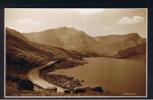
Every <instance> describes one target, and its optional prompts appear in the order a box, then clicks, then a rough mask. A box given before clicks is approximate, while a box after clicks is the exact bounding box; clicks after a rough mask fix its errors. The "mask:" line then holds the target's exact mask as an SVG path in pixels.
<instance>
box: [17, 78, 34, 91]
mask: <svg viewBox="0 0 153 100" xmlns="http://www.w3.org/2000/svg"><path fill="white" fill-rule="evenodd" d="M33 88H34V85H33V83H32V82H31V81H30V80H19V81H18V85H17V89H18V90H33Z"/></svg>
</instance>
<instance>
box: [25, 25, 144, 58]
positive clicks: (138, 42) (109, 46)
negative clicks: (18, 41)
mask: <svg viewBox="0 0 153 100" xmlns="http://www.w3.org/2000/svg"><path fill="white" fill-rule="evenodd" d="M24 35H25V36H26V37H27V38H28V39H29V40H31V41H34V42H37V43H41V44H45V45H52V46H57V47H61V48H64V49H68V50H75V51H79V52H81V53H87V54H90V53H93V54H97V55H101V56H109V57H117V58H124V57H127V56H128V55H133V54H135V55H136V54H140V53H144V52H145V43H146V41H145V39H143V38H141V37H140V36H139V35H138V34H137V33H130V34H126V35H110V36H98V37H91V36H89V35H87V34H86V33H85V32H83V31H78V30H76V29H74V28H68V27H61V28H57V29H49V30H46V31H42V32H33V33H26V34H24ZM137 46H138V47H139V50H136V49H138V48H136V47H137ZM140 48H141V50H140ZM121 52H122V53H121ZM123 52H124V53H123ZM125 52H126V53H125Z"/></svg>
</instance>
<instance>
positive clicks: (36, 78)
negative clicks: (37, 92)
mask: <svg viewBox="0 0 153 100" xmlns="http://www.w3.org/2000/svg"><path fill="white" fill-rule="evenodd" d="M56 62H57V61H51V62H49V63H47V64H46V65H44V66H40V67H37V68H34V69H32V70H31V71H30V72H29V73H28V78H29V80H30V81H32V83H33V84H35V85H37V86H39V87H41V88H43V89H54V88H57V92H60V93H63V92H64V91H65V89H64V88H62V87H60V86H57V85H55V84H52V83H49V82H48V81H46V80H44V79H43V78H41V77H40V75H39V74H40V73H39V70H40V69H42V68H45V67H47V66H50V65H52V64H54V63H56Z"/></svg>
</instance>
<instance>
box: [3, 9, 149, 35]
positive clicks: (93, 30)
mask: <svg viewBox="0 0 153 100" xmlns="http://www.w3.org/2000/svg"><path fill="white" fill-rule="evenodd" d="M64 26H66V27H73V28H75V29H77V30H80V31H84V32H86V33H87V34H88V35H90V36H93V37H95V36H106V35H122V34H127V33H138V34H139V35H140V36H141V37H146V34H147V9H145V8H137V9H136V8H135V9H105V8H104V9H101V8H93V9H89V8H88V9H85V8H82V9H68V8H67V9H66V8H65V9H63V8H56V9H55V8H50V9H47V8H5V27H9V28H12V29H15V30H17V31H19V32H22V33H28V32H39V31H44V30H47V29H54V28H59V27H64Z"/></svg>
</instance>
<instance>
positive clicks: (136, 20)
mask: <svg viewBox="0 0 153 100" xmlns="http://www.w3.org/2000/svg"><path fill="white" fill-rule="evenodd" d="M143 21H144V17H142V16H133V17H122V18H121V19H120V20H119V21H118V23H119V24H137V23H141V22H143Z"/></svg>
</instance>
